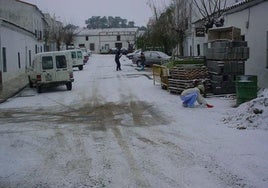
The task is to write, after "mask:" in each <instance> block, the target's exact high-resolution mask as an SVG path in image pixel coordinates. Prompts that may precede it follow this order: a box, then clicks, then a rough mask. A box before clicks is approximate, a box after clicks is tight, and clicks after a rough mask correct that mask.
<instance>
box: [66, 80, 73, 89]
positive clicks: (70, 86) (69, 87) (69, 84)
mask: <svg viewBox="0 0 268 188" xmlns="http://www.w3.org/2000/svg"><path fill="white" fill-rule="evenodd" d="M66 87H67V90H68V91H70V90H72V82H68V83H67V84H66Z"/></svg>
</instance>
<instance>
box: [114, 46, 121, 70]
mask: <svg viewBox="0 0 268 188" xmlns="http://www.w3.org/2000/svg"><path fill="white" fill-rule="evenodd" d="M121 56H122V54H121V52H120V48H117V50H116V52H115V59H114V60H115V63H116V71H119V70H122V69H121V63H120V58H121Z"/></svg>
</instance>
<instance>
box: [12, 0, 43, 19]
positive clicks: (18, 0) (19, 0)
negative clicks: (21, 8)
mask: <svg viewBox="0 0 268 188" xmlns="http://www.w3.org/2000/svg"><path fill="white" fill-rule="evenodd" d="M16 1H17V2H20V3H24V4H26V5H29V6H32V7H34V8H35V9H36V10H37V11H38V12H40V14H41V15H43V17H44V14H43V12H42V11H41V10H40V9H39V8H38V7H37V6H36V5H34V4H31V3H28V2H24V1H21V0H16Z"/></svg>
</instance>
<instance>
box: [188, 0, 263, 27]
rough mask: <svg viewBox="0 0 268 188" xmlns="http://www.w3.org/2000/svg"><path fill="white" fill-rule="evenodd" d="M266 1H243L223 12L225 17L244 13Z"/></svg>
mask: <svg viewBox="0 0 268 188" xmlns="http://www.w3.org/2000/svg"><path fill="white" fill-rule="evenodd" d="M265 1H268V0H243V1H240V2H238V3H235V4H233V5H231V6H229V7H227V8H225V9H224V10H223V12H224V15H226V14H232V13H235V12H239V11H242V10H244V9H247V8H250V7H253V6H256V5H258V4H260V3H263V2H265ZM204 20H205V18H202V19H198V20H196V21H195V22H193V23H198V22H200V21H204Z"/></svg>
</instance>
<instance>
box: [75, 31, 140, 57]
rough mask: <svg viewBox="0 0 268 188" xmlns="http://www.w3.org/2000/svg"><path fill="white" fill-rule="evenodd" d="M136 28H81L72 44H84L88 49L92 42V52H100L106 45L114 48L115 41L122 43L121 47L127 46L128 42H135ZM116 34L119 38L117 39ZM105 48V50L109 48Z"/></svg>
mask: <svg viewBox="0 0 268 188" xmlns="http://www.w3.org/2000/svg"><path fill="white" fill-rule="evenodd" d="M136 35H137V29H133V28H129V29H128V28H122V29H118V28H115V29H99V30H89V29H86V30H83V31H82V32H80V33H78V35H77V36H76V37H75V40H74V46H79V45H84V46H85V47H86V48H87V49H90V44H94V50H92V49H91V50H92V52H93V53H100V51H101V49H104V48H105V47H108V48H109V49H112V48H116V47H117V46H116V45H117V43H120V44H122V47H123V48H128V45H129V43H130V44H133V45H134V44H135V40H136ZM118 36H120V37H119V40H118V38H117V37H118ZM109 49H107V50H109Z"/></svg>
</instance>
